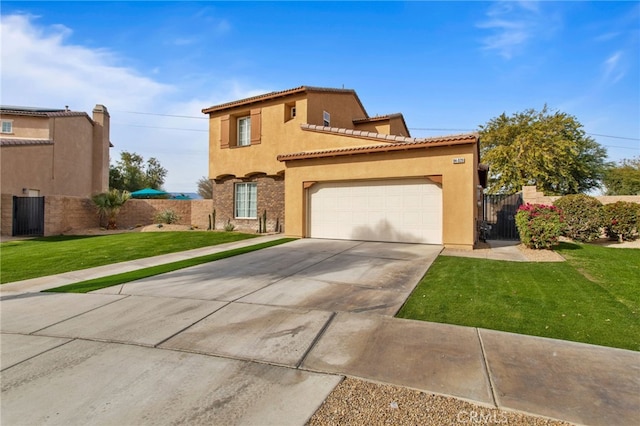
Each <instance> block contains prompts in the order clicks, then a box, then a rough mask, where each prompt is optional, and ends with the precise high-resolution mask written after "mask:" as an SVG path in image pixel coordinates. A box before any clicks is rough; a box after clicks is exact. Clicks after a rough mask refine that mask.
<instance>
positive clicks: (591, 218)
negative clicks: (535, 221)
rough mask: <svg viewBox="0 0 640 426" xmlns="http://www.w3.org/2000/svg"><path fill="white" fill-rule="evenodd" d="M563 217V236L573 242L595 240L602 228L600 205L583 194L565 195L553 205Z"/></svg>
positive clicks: (602, 215) (602, 216) (602, 217)
mask: <svg viewBox="0 0 640 426" xmlns="http://www.w3.org/2000/svg"><path fill="white" fill-rule="evenodd" d="M553 204H554V205H555V206H556V207H558V208H559V209H560V210H561V211H562V215H563V217H564V222H565V225H564V229H563V233H562V234H563V235H564V236H565V237H568V238H571V239H572V240H575V241H580V242H589V241H593V240H597V239H598V238H600V235H601V234H602V227H603V226H604V212H603V210H602V203H601V202H600V201H598V199H597V198H594V197H590V196H589V195H585V194H572V195H565V196H564V197H561V198H559V199H558V200H556V202H554V203H553Z"/></svg>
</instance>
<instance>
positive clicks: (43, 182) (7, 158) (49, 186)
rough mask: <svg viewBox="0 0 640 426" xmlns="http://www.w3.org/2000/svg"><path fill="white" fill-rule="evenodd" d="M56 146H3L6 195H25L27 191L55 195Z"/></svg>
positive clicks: (0, 160)
mask: <svg viewBox="0 0 640 426" xmlns="http://www.w3.org/2000/svg"><path fill="white" fill-rule="evenodd" d="M53 158H54V149H53V145H36V146H3V147H2V148H0V163H1V165H2V168H1V170H0V179H1V180H2V193H4V194H11V195H17V196H25V195H26V194H24V193H23V188H25V189H27V190H28V189H34V190H39V191H40V194H41V195H44V194H53V193H54V190H55V186H54V183H55V181H54V179H53V178H54V176H55V175H54V161H53Z"/></svg>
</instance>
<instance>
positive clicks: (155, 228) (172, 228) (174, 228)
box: [140, 223, 206, 232]
mask: <svg viewBox="0 0 640 426" xmlns="http://www.w3.org/2000/svg"><path fill="white" fill-rule="evenodd" d="M179 231H206V229H203V228H194V227H193V226H190V225H175V224H171V225H166V224H162V223H161V224H154V225H147V226H143V227H141V228H140V232H179Z"/></svg>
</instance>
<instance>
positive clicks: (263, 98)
mask: <svg viewBox="0 0 640 426" xmlns="http://www.w3.org/2000/svg"><path fill="white" fill-rule="evenodd" d="M306 92H325V93H349V94H353V96H355V98H356V100H357V101H358V103H359V104H360V106H361V107H362V110H363V111H365V114H366V110H365V108H364V106H362V102H360V98H358V95H357V94H356V92H355V90H353V89H333V88H328V87H314V86H300V87H295V88H293V89H288V90H282V91H279V92H270V93H265V94H264V95H258V96H252V97H250V98H245V99H239V100H237V101H231V102H226V103H223V104H219V105H214V106H211V107H209V108H204V109H203V110H202V113H203V114H209V113H212V112H217V111H224V110H226V109H230V108H235V107H238V106H242V105H251V104H255V103H258V102H264V101H268V100H272V99H277V98H284V97H287V96H291V95H296V94H299V93H306Z"/></svg>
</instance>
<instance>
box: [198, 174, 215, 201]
mask: <svg viewBox="0 0 640 426" xmlns="http://www.w3.org/2000/svg"><path fill="white" fill-rule="evenodd" d="M198 194H200V196H201V197H202V198H204V199H206V200H210V199H212V198H213V182H211V179H209V178H207V177H205V176H202V177H201V178H200V179H198Z"/></svg>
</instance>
